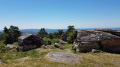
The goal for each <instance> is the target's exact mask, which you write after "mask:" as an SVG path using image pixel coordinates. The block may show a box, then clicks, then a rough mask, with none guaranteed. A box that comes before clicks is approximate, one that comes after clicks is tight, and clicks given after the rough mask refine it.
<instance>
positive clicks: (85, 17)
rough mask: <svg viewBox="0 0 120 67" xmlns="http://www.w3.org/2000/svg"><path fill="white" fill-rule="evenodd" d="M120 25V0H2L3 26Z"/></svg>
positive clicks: (101, 26) (21, 27) (0, 11)
mask: <svg viewBox="0 0 120 67" xmlns="http://www.w3.org/2000/svg"><path fill="white" fill-rule="evenodd" d="M10 25H15V26H18V27H19V28H20V29H40V28H50V29H63V28H67V26H68V25H74V26H75V27H76V28H107V27H120V0H0V29H3V28H4V26H7V27H9V26H10Z"/></svg>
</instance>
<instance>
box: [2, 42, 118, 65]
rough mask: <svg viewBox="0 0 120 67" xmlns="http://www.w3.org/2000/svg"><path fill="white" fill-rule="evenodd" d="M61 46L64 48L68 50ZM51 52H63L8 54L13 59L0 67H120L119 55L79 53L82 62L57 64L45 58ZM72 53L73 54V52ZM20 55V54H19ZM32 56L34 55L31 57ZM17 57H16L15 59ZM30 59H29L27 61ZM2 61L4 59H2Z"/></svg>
mask: <svg viewBox="0 0 120 67" xmlns="http://www.w3.org/2000/svg"><path fill="white" fill-rule="evenodd" d="M70 46H71V45H70V44H69V45H68V47H67V46H66V45H63V47H65V48H67V49H68V48H69V47H70ZM69 49H71V47H70V48H69ZM51 51H62V52H63V51H64V52H66V51H65V50H60V49H42V48H39V49H35V50H31V51H28V52H26V53H25V54H23V55H24V56H18V55H20V54H18V53H16V52H15V53H12V54H11V53H10V54H8V55H12V56H14V55H15V56H14V57H15V58H14V59H11V58H7V59H6V60H5V61H6V62H7V63H3V64H0V67H120V54H111V53H79V52H77V53H76V54H78V55H80V56H82V61H81V62H80V63H77V64H71V63H59V62H52V61H48V59H47V58H46V57H45V56H46V55H47V54H48V53H49V52H51ZM73 53H74V52H73ZM21 54H22V53H21ZM31 54H34V55H31ZM16 55H17V57H16ZM24 57H27V59H24V60H22V61H17V60H16V59H20V58H24ZM28 58H30V59H28ZM3 59H4V58H3Z"/></svg>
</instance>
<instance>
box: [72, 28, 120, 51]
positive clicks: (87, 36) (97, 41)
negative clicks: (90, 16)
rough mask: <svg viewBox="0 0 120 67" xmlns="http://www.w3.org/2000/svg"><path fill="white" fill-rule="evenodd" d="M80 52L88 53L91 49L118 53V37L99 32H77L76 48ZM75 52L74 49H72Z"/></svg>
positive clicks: (119, 38) (119, 42)
mask: <svg viewBox="0 0 120 67" xmlns="http://www.w3.org/2000/svg"><path fill="white" fill-rule="evenodd" d="M76 44H77V49H79V51H81V52H89V51H91V50H92V49H101V50H104V51H109V52H120V50H119V49H120V37H119V36H117V35H113V34H111V33H109V32H104V31H101V30H99V31H98V30H80V31H77V38H76V40H75V43H74V44H73V47H74V46H76ZM74 50H76V49H74Z"/></svg>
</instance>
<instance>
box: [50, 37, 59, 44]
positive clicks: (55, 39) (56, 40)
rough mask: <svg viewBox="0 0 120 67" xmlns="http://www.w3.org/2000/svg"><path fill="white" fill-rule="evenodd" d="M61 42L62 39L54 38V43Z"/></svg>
mask: <svg viewBox="0 0 120 67" xmlns="http://www.w3.org/2000/svg"><path fill="white" fill-rule="evenodd" d="M59 42H60V40H59V39H58V38H54V39H52V44H54V43H59Z"/></svg>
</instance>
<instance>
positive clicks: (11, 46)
mask: <svg viewBox="0 0 120 67" xmlns="http://www.w3.org/2000/svg"><path fill="white" fill-rule="evenodd" d="M6 47H9V48H14V47H16V46H15V45H12V44H7V46H6Z"/></svg>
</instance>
